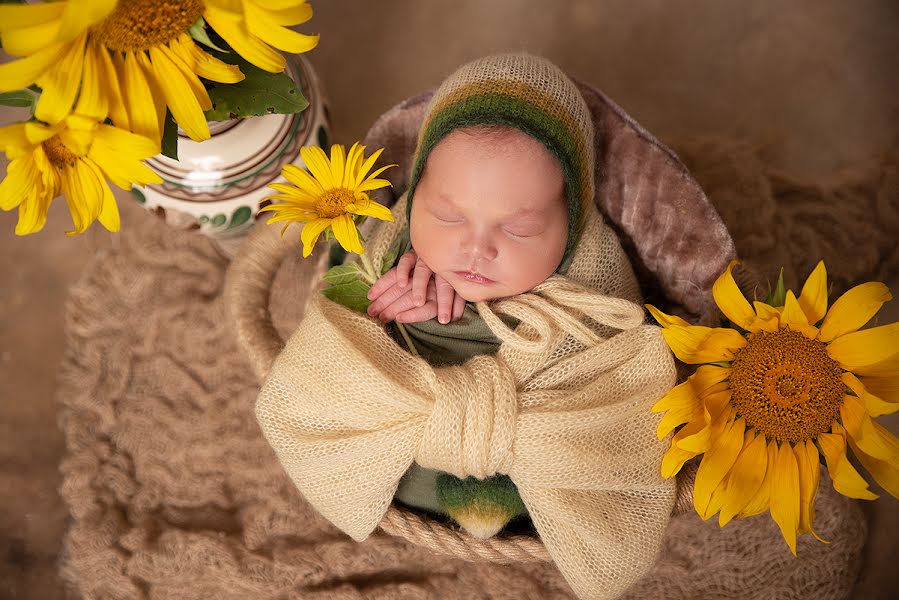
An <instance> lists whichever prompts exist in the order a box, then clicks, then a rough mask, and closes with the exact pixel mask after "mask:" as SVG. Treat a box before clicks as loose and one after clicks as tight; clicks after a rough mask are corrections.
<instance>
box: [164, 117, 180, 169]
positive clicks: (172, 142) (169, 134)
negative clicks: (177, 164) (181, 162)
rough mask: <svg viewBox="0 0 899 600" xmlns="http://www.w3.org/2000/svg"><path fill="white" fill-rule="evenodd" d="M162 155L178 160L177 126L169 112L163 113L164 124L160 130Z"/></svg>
mask: <svg viewBox="0 0 899 600" xmlns="http://www.w3.org/2000/svg"><path fill="white" fill-rule="evenodd" d="M162 155H163V156H168V157H169V158H171V159H173V160H178V124H177V123H175V118H174V117H173V116H172V113H171V111H166V113H165V124H164V125H163V128H162Z"/></svg>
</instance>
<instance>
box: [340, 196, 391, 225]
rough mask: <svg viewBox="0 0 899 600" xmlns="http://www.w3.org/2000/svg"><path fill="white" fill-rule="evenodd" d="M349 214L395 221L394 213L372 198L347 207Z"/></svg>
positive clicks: (360, 200) (362, 199) (363, 199)
mask: <svg viewBox="0 0 899 600" xmlns="http://www.w3.org/2000/svg"><path fill="white" fill-rule="evenodd" d="M347 212H350V213H353V214H354V215H364V216H367V217H374V218H375V219H380V220H382V221H393V213H391V212H390V209H389V208H387V207H386V206H384V205H383V204H378V203H377V202H375V201H374V200H372V199H370V198H361V199H359V200H356V202H354V203H353V204H351V205H348V206H347Z"/></svg>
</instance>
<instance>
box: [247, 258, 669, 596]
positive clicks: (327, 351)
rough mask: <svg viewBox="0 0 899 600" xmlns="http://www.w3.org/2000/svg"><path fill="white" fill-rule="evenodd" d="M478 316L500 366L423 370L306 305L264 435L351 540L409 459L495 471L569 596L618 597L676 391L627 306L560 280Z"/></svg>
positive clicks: (639, 560)
mask: <svg viewBox="0 0 899 600" xmlns="http://www.w3.org/2000/svg"><path fill="white" fill-rule="evenodd" d="M478 310H479V312H480V314H481V316H482V317H483V318H484V320H485V321H486V322H487V325H488V326H489V327H490V328H491V329H492V330H493V332H494V334H496V335H497V337H498V338H499V339H500V340H501V342H502V345H501V347H500V350H499V352H498V354H496V355H494V356H476V357H474V358H472V359H471V360H469V361H467V362H466V363H465V364H464V365H462V366H455V367H443V368H435V367H432V366H430V365H429V364H428V363H427V362H425V361H424V360H423V359H421V358H417V357H414V356H412V355H411V354H409V353H408V352H407V351H406V350H404V349H403V348H401V347H400V346H398V345H397V344H396V343H395V342H394V341H393V340H392V339H391V338H390V337H389V336H388V335H387V333H386V332H385V331H384V329H383V328H382V327H381V326H380V325H379V324H377V323H375V322H373V321H372V320H371V319H369V318H367V317H366V316H363V315H360V314H358V313H354V312H352V311H350V310H349V309H347V308H344V307H342V306H340V305H337V304H335V303H332V302H330V301H328V300H325V299H317V300H314V301H313V302H312V304H311V305H310V307H309V309H308V312H307V314H306V316H305V318H304V319H303V321H302V322H301V324H300V326H299V328H298V330H297V331H296V333H295V334H294V335H293V336H292V337H291V339H290V341H289V342H288V344H287V347H286V348H285V350H284V351H283V352H282V353H281V355H280V356H279V357H278V359H277V360H276V362H275V364H274V366H273V367H272V370H271V372H270V375H269V377H268V379H267V381H266V383H265V385H264V387H263V390H262V393H261V395H260V396H259V400H258V402H257V408H256V413H257V417H258V419H259V422H260V424H261V426H262V429H263V431H264V433H265V436H266V438H267V439H268V440H269V442H270V443H271V445H272V446H273V447H274V449H275V451H276V452H277V454H278V457H279V459H280V460H281V463H282V464H283V465H284V468H285V469H286V471H287V473H288V474H289V475H290V477H291V478H292V480H293V481H294V483H295V484H296V485H297V487H298V488H299V489H300V491H301V492H302V493H303V495H304V496H305V497H306V499H307V500H308V501H309V502H310V503H311V504H312V505H313V506H314V507H315V508H316V509H317V510H318V511H320V512H321V513H322V514H323V515H324V516H325V517H326V518H328V519H329V520H330V521H331V522H332V523H334V524H335V525H336V526H337V527H339V528H340V529H342V530H343V531H345V532H346V533H348V534H349V535H350V536H352V537H353V538H354V539H356V540H362V539H364V538H365V537H367V536H368V535H369V534H370V533H371V532H372V531H373V530H374V529H375V528H376V527H377V525H378V523H379V522H380V521H381V519H382V517H383V516H384V514H385V512H386V511H387V508H388V506H389V504H390V502H391V500H392V498H393V496H394V494H395V492H396V489H397V485H398V482H399V480H400V478H401V477H402V475H403V474H404V473H405V472H406V470H407V469H408V468H409V466H410V465H411V464H412V462H413V461H415V462H418V463H419V464H420V465H422V466H423V467H427V468H432V469H437V470H440V471H446V472H449V473H452V474H454V475H456V476H457V477H466V476H475V477H485V476H488V475H491V474H493V473H506V474H508V475H509V476H510V477H511V478H512V480H513V481H514V482H515V484H516V485H517V487H518V491H519V493H520V494H521V498H522V500H523V501H524V503H525V505H526V507H527V509H528V512H529V513H530V516H531V518H532V519H533V522H534V526H535V527H536V529H537V532H538V533H539V535H540V537H541V539H542V541H543V542H544V544H545V545H546V547H547V550H548V551H549V553H550V555H551V556H552V558H553V560H554V561H555V563H556V564H557V566H558V567H559V569H560V570H561V572H562V574H563V575H564V576H565V578H566V579H567V581H568V582H569V584H570V585H571V587H572V588H573V590H574V591H575V593H576V594H577V595H578V596H580V597H582V598H614V597H616V596H618V595H619V594H620V593H622V592H623V591H624V590H625V589H626V588H627V587H628V586H629V585H630V584H631V583H633V582H634V581H636V580H637V579H638V578H639V577H640V576H641V575H642V574H643V573H645V572H646V570H647V569H648V568H649V567H650V566H651V565H652V564H653V561H654V559H655V556H656V554H657V552H658V550H659V548H660V544H661V540H662V535H663V532H664V530H665V527H666V525H667V523H668V519H669V515H670V513H671V509H672V506H673V503H674V493H675V490H674V483H673V480H672V481H665V480H663V479H662V478H661V477H660V475H659V465H660V464H661V457H662V454H663V452H664V446H663V444H662V443H660V442H659V440H658V439H656V436H655V428H656V424H657V420H656V417H654V416H653V415H652V413H651V411H650V407H651V406H652V404H653V403H654V402H655V401H656V400H657V399H658V398H660V397H661V396H662V395H663V394H664V393H665V392H666V391H667V390H668V389H669V388H670V387H671V385H673V382H674V366H673V360H672V358H671V355H670V352H669V351H668V349H667V346H666V345H665V342H664V340H663V338H662V336H661V334H660V332H659V329H658V328H655V327H652V326H648V325H644V324H643V312H642V309H641V308H640V307H639V306H638V305H636V304H633V303H631V302H628V301H626V300H622V299H619V298H612V297H609V296H604V295H601V294H599V293H597V292H596V291H595V290H592V289H590V288H588V287H585V286H583V285H580V284H578V283H575V282H574V281H572V280H570V279H568V278H565V277H561V276H553V277H552V278H550V279H549V280H547V281H546V282H544V283H543V284H541V285H540V286H538V287H537V288H536V289H535V290H533V292H531V293H528V294H523V295H521V296H516V297H513V298H510V299H506V300H502V301H499V302H494V303H492V304H491V305H486V304H483V303H481V304H478ZM497 313H506V314H509V315H511V316H514V317H515V318H517V319H518V320H519V321H520V324H519V325H518V326H517V328H516V329H515V330H514V331H513V330H511V329H509V328H508V327H507V326H506V325H504V324H503V322H502V321H501V320H500V319H499V317H498V316H497Z"/></svg>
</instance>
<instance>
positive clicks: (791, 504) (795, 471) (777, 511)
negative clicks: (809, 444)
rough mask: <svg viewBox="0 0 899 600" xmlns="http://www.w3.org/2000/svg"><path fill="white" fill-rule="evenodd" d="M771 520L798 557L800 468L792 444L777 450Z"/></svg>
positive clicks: (791, 550)
mask: <svg viewBox="0 0 899 600" xmlns="http://www.w3.org/2000/svg"><path fill="white" fill-rule="evenodd" d="M771 518H772V519H774V522H775V523H777V526H778V527H780V533H781V534H782V535H783V537H784V540H786V542H787V546H789V547H790V552H792V553H793V556H796V533H797V532H798V531H799V466H798V465H797V463H796V455H795V454H793V449H792V448H790V444H789V443H787V442H784V443H782V444H781V445H780V448H779V449H778V450H777V460H776V461H775V462H774V477H773V479H772V480H771Z"/></svg>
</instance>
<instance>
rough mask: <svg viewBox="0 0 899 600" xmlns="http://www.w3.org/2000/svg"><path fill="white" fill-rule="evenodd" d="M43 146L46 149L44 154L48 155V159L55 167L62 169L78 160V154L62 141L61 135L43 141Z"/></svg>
mask: <svg viewBox="0 0 899 600" xmlns="http://www.w3.org/2000/svg"><path fill="white" fill-rule="evenodd" d="M41 147H43V149H44V154H46V155H47V160H49V161H50V164H52V165H53V166H54V167H57V168H60V169H61V168H63V167H70V166H72V165H74V164H75V161H77V160H78V156H77V155H76V154H75V153H74V152H72V151H71V150H69V149H68V148H67V147H66V145H65V144H63V143H62V140H60V139H59V136H53V137H52V138H50V139H49V140H46V141H44V142H42V143H41Z"/></svg>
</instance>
